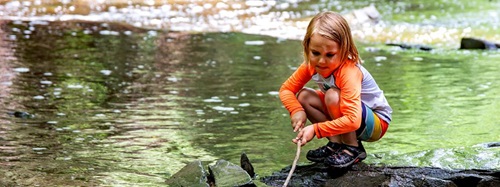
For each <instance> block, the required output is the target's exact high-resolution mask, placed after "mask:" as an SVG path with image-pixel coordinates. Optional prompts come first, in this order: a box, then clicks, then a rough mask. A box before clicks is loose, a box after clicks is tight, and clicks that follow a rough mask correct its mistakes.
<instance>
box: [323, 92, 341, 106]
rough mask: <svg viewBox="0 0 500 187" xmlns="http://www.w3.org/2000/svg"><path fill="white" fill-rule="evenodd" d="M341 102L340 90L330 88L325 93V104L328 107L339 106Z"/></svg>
mask: <svg viewBox="0 0 500 187" xmlns="http://www.w3.org/2000/svg"><path fill="white" fill-rule="evenodd" d="M339 102H340V90H339V89H336V88H330V89H328V90H327V91H326V93H325V103H326V104H327V105H330V106H331V105H338V104H339Z"/></svg>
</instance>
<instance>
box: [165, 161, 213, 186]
mask: <svg viewBox="0 0 500 187" xmlns="http://www.w3.org/2000/svg"><path fill="white" fill-rule="evenodd" d="M207 176H208V175H207V173H206V172H205V169H203V165H202V164H201V161H199V160H195V161H193V162H191V163H189V164H187V165H186V166H184V167H183V168H182V169H181V170H180V171H178V172H177V173H175V174H174V175H173V176H172V177H170V178H169V179H168V180H167V181H166V182H167V185H169V186H172V187H174V186H179V187H180V186H193V187H208V186H209V185H208V182H207V181H208V180H207Z"/></svg>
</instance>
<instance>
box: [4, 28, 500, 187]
mask: <svg viewBox="0 0 500 187" xmlns="http://www.w3.org/2000/svg"><path fill="white" fill-rule="evenodd" d="M4 28H6V29H4V33H2V34H3V35H4V36H6V37H3V38H6V40H4V41H3V43H4V44H5V46H6V47H5V48H3V49H2V50H3V51H5V53H3V54H2V55H4V56H6V58H3V59H2V60H3V62H2V63H1V65H2V68H3V71H6V72H8V73H7V74H6V75H7V76H4V77H3V79H2V86H4V88H5V89H2V94H3V95H2V102H1V105H2V106H4V108H3V109H2V110H3V112H2V117H1V118H0V120H1V121H2V126H1V128H0V132H1V133H2V139H0V140H1V141H2V144H1V146H2V147H1V148H2V153H1V154H0V158H1V167H2V168H4V169H5V170H6V171H9V172H8V173H7V174H3V175H0V177H1V178H2V179H4V180H3V181H11V183H7V185H10V184H16V182H17V183H20V184H23V185H36V184H44V185H64V184H67V183H71V184H72V185H75V184H78V185H95V184H107V185H123V186H128V185H131V186H133V185H137V184H144V185H150V186H151V185H152V186H155V185H162V184H163V181H164V179H165V178H168V177H169V176H171V175H172V174H173V173H175V172H176V171H177V170H179V169H180V168H181V167H183V166H184V164H185V163H187V162H190V161H192V160H195V159H199V160H203V161H204V162H207V163H208V162H211V161H214V160H216V159H220V158H223V159H226V160H229V161H231V162H234V163H238V162H239V155H240V154H241V152H246V153H247V154H248V155H249V157H250V159H251V160H252V162H253V163H254V167H255V168H256V172H257V173H258V174H259V175H268V174H270V173H271V172H273V171H276V170H279V169H281V168H282V167H284V166H286V165H288V164H290V161H292V160H293V156H294V151H291V150H294V149H295V146H294V145H293V144H292V143H290V141H289V140H290V139H291V138H293V135H294V134H293V133H292V132H291V129H290V127H289V125H288V124H289V120H288V114H287V113H286V111H285V110H284V109H283V108H282V106H281V103H280V102H279V100H278V97H277V95H276V93H277V89H278V88H279V85H280V84H281V83H282V81H283V80H284V79H286V77H287V76H289V75H290V73H291V72H292V71H293V69H294V68H295V67H296V66H297V65H298V64H299V63H300V61H301V60H300V59H301V56H300V55H301V49H300V42H299V41H293V40H281V39H277V38H272V37H265V36H257V35H245V34H239V33H205V34H184V33H175V32H165V33H164V32H158V31H149V30H142V29H136V28H131V27H127V26H123V25H119V24H103V23H90V22H54V23H49V22H46V23H44V24H40V23H39V22H35V23H33V22H11V23H9V24H7V25H5V27H4ZM28 28H33V29H32V30H33V32H31V33H30V35H29V36H30V37H24V36H25V34H24V33H23V32H18V31H22V30H25V29H28ZM103 31H105V32H103ZM103 33H116V34H103ZM370 48H376V50H362V51H361V53H362V56H363V58H364V59H365V61H366V62H365V66H366V67H367V68H368V69H370V71H371V72H372V74H373V75H374V76H375V77H377V81H378V83H379V85H380V86H381V87H382V88H384V91H385V92H386V93H387V97H388V99H389V101H390V102H391V105H392V106H393V108H394V109H395V111H397V112H396V113H395V114H394V122H393V123H392V124H391V127H390V128H389V132H388V133H387V135H386V137H384V139H383V141H379V142H375V143H371V144H367V145H365V146H366V147H367V149H368V150H370V151H369V154H370V155H371V157H369V159H367V160H366V162H368V163H384V164H394V165H434V166H440V167H451V168H498V167H500V166H498V165H495V164H492V162H484V159H480V158H482V157H484V155H485V154H484V153H486V155H497V156H493V157H491V159H493V160H495V158H500V157H498V154H500V153H499V151H498V149H494V148H485V149H481V150H479V149H477V148H473V147H472V146H473V145H477V144H482V143H486V142H491V141H496V140H498V139H499V138H500V137H498V134H500V132H498V131H500V129H499V128H498V127H497V125H498V124H497V121H498V120H499V119H498V117H497V116H498V115H495V111H496V110H495V109H496V108H498V106H499V102H498V99H497V98H496V95H498V94H499V92H500V90H499V89H496V88H497V87H495V85H498V84H499V83H500V82H499V81H498V80H499V77H498V73H497V72H498V71H499V69H498V67H497V66H492V65H491V64H492V63H495V62H496V59H498V54H496V52H484V53H483V52H481V51H454V50H452V51H447V50H441V51H439V52H430V53H429V52H424V51H401V50H400V49H396V48H391V47H386V46H377V45H373V46H369V47H367V46H364V45H361V49H370ZM9 51H10V52H9ZM10 111H24V112H28V113H32V114H34V115H35V118H28V119H22V118H15V117H13V116H8V115H7V114H6V113H7V112H10ZM322 144H323V142H322V141H313V142H312V143H310V144H308V145H307V146H306V147H305V148H304V150H305V151H307V150H308V149H312V148H315V147H317V146H320V145H322ZM462 146H464V147H465V148H464V150H461V148H460V147H462ZM432 149H443V150H437V151H434V152H433V151H429V150H432ZM423 150H425V152H429V153H428V154H422V152H421V151H423ZM463 152H467V154H460V153H463ZM304 154H305V153H304ZM402 155H404V156H402ZM422 155H423V156H422ZM443 155H455V156H457V159H455V160H452V161H450V158H447V159H441V158H442V157H443ZM474 155H478V156H477V157H476V156H474ZM471 157H472V158H478V159H473V160H475V161H474V162H469V161H467V159H470V158H471ZM488 157H489V156H488ZM426 160H427V161H428V160H432V161H433V162H432V163H430V162H427V161H426ZM301 162H306V160H305V159H304V158H301ZM497 163H498V162H497ZM42 175H43V176H45V177H38V176H42ZM26 178H29V179H30V180H28V181H26V180H23V179H26Z"/></svg>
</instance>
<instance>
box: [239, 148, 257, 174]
mask: <svg viewBox="0 0 500 187" xmlns="http://www.w3.org/2000/svg"><path fill="white" fill-rule="evenodd" d="M240 165H241V168H242V169H243V170H245V171H246V172H247V173H248V175H250V177H252V178H254V177H255V171H254V169H253V166H252V163H250V159H248V156H247V154H245V153H242V154H241V158H240Z"/></svg>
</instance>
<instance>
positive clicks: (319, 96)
mask: <svg viewBox="0 0 500 187" xmlns="http://www.w3.org/2000/svg"><path fill="white" fill-rule="evenodd" d="M324 97H325V94H324V93H323V92H321V91H315V90H313V89H310V88H304V89H302V90H301V91H300V92H299V94H298V95H297V98H298V100H299V102H300V104H301V105H302V107H303V108H304V110H305V112H306V114H307V118H308V119H309V121H311V122H312V123H318V122H323V121H327V120H331V119H332V118H331V117H330V115H329V114H328V112H327V109H326V105H325V103H324ZM328 140H329V141H328V143H327V144H326V145H325V146H322V147H319V148H318V149H313V150H309V151H308V152H307V154H306V158H307V159H308V160H310V161H313V162H318V163H322V162H324V160H325V158H326V157H328V156H330V155H332V154H333V153H335V152H336V151H337V150H339V149H340V148H341V147H342V146H341V144H340V142H341V139H340V136H334V137H328Z"/></svg>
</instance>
